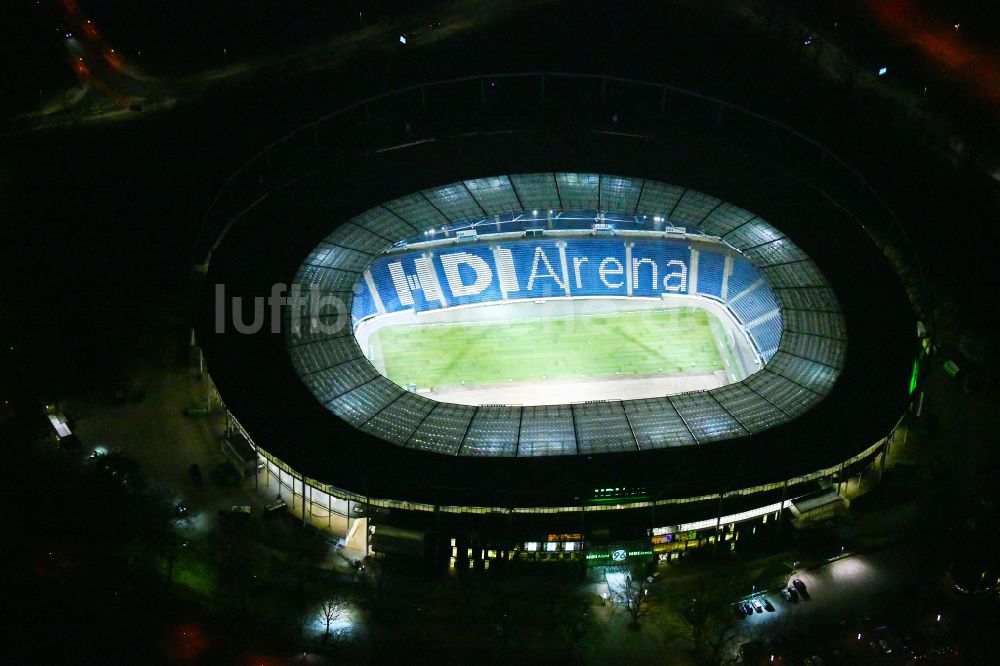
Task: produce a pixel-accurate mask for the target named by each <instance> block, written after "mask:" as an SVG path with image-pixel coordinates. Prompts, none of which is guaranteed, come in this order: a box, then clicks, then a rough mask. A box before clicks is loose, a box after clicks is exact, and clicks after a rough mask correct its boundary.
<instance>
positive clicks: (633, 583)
mask: <svg viewBox="0 0 1000 666" xmlns="http://www.w3.org/2000/svg"><path fill="white" fill-rule="evenodd" d="M605 577H606V579H607V581H608V592H609V593H610V594H611V601H612V603H614V604H615V606H616V607H618V606H622V607H624V608H625V610H627V611H628V614H629V615H630V616H631V617H632V623H631V626H632V628H634V629H637V628H638V627H639V620H640V618H643V617H645V616H646V615H647V614H648V613H649V590H648V589H647V588H646V587H644V586H643V584H642V582H643V579H642V574H641V573H639V572H633V571H632V570H631V569H629V568H628V567H616V568H610V569H608V572H607V573H606V574H605Z"/></svg>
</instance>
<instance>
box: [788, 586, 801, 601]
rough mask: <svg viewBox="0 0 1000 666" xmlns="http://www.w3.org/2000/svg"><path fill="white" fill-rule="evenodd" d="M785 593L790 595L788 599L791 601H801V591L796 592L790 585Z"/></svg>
mask: <svg viewBox="0 0 1000 666" xmlns="http://www.w3.org/2000/svg"><path fill="white" fill-rule="evenodd" d="M785 592H787V593H788V599H789V600H790V601H798V599H799V591H798V590H796V589H795V588H794V587H792V586H791V585H789V586H788V587H787V588H785Z"/></svg>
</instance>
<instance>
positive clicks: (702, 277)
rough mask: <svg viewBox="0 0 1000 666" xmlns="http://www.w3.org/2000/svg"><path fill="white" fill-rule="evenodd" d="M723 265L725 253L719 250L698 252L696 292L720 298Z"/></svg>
mask: <svg viewBox="0 0 1000 666" xmlns="http://www.w3.org/2000/svg"><path fill="white" fill-rule="evenodd" d="M725 267H726V255H724V254H722V253H721V252H699V253H698V293H699V294H705V295H706V296H715V297H716V298H721V297H722V279H723V277H724V275H723V273H724V272H725Z"/></svg>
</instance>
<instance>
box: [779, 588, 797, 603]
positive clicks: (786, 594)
mask: <svg viewBox="0 0 1000 666" xmlns="http://www.w3.org/2000/svg"><path fill="white" fill-rule="evenodd" d="M794 589H795V588H785V589H784V590H782V591H781V596H783V597H784V598H785V601H791V600H792V593H791V591H790V590H794Z"/></svg>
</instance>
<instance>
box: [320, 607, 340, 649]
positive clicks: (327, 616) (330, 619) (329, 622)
mask: <svg viewBox="0 0 1000 666" xmlns="http://www.w3.org/2000/svg"><path fill="white" fill-rule="evenodd" d="M346 610H347V606H346V604H345V603H344V600H343V599H341V598H340V597H326V598H325V599H324V600H323V601H322V602H321V603H320V605H319V616H320V619H321V620H322V621H323V622H324V624H325V628H324V630H323V642H324V643H326V642H327V641H328V640H330V635H331V634H330V629H331V628H332V627H333V625H334V624H336V622H337V621H338V620H340V619H341V618H342V617H344V614H345V612H346Z"/></svg>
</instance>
